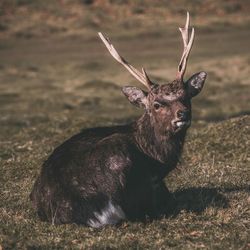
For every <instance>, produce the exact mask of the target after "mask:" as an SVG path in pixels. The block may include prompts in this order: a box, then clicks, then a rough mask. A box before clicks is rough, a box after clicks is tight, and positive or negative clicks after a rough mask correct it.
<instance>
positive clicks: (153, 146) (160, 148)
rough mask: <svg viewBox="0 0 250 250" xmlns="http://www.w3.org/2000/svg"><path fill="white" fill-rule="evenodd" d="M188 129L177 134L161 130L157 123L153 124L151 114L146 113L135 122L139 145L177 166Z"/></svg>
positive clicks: (167, 163) (165, 161)
mask: <svg viewBox="0 0 250 250" xmlns="http://www.w3.org/2000/svg"><path fill="white" fill-rule="evenodd" d="M185 135H186V129H185V130H183V131H180V132H178V133H176V134H173V133H171V132H170V131H167V130H165V131H164V132H161V131H160V130H159V128H158V126H157V124H152V121H151V119H150V115H149V114H148V113H145V114H144V115H143V116H142V117H141V118H140V119H139V120H138V121H137V122H136V123H135V133H134V137H135V140H136V142H137V145H138V147H139V148H140V149H141V150H142V151H143V152H144V153H145V154H147V155H149V156H150V157H152V158H154V159H155V160H157V161H160V162H161V163H163V164H166V165H167V166H168V168H171V169H172V168H175V166H176V164H177V162H178V160H179V157H180V155H181V152H182V148H183V144H184V139H185Z"/></svg>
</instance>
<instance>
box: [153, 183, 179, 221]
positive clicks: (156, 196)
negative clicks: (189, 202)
mask: <svg viewBox="0 0 250 250" xmlns="http://www.w3.org/2000/svg"><path fill="white" fill-rule="evenodd" d="M152 188H153V190H154V192H153V197H152V198H153V207H154V217H161V216H164V215H169V214H171V213H172V212H173V209H174V204H175V200H174V197H173V195H172V194H171V193H170V191H169V190H168V188H167V187H166V185H165V183H164V182H163V181H155V182H153V183H152Z"/></svg>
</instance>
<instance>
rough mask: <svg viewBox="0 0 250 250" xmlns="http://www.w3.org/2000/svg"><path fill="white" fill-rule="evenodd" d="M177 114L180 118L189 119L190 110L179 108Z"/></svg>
mask: <svg viewBox="0 0 250 250" xmlns="http://www.w3.org/2000/svg"><path fill="white" fill-rule="evenodd" d="M177 116H178V118H179V119H181V120H188V117H189V111H188V110H184V111H181V110H179V111H178V112H177Z"/></svg>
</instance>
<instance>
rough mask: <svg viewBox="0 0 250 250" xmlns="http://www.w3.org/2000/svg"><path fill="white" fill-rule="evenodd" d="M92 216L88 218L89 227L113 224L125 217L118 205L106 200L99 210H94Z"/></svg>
mask: <svg viewBox="0 0 250 250" xmlns="http://www.w3.org/2000/svg"><path fill="white" fill-rule="evenodd" d="M94 216H95V217H94V218H93V219H89V220H88V222H87V224H88V225H89V226H91V227H94V228H98V227H103V226H105V225H114V224H117V223H118V222H120V221H121V220H124V219H125V218H126V216H125V214H124V212H123V210H122V209H121V207H120V206H118V205H115V204H113V203H112V202H111V201H109V202H108V204H107V206H106V207H104V208H103V209H102V210H101V211H100V212H94Z"/></svg>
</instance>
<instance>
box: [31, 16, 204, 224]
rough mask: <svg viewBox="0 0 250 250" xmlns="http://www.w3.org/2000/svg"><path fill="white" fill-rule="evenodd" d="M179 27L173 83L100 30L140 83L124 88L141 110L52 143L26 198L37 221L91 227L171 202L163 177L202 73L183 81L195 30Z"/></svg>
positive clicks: (161, 212)
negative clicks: (125, 120) (139, 64)
mask: <svg viewBox="0 0 250 250" xmlns="http://www.w3.org/2000/svg"><path fill="white" fill-rule="evenodd" d="M189 25H190V21H189V13H188V12H187V17H186V23H185V26H184V27H183V28H179V30H180V32H181V37H182V41H183V53H182V56H181V59H180V62H179V65H178V70H177V75H176V78H175V80H174V81H172V82H169V83H165V84H157V83H155V82H153V81H152V80H151V79H150V78H149V76H148V74H147V73H146V71H145V69H144V68H142V71H141V72H140V71H139V70H137V69H136V68H134V67H133V66H132V65H131V64H129V63H128V62H127V61H126V60H125V59H124V58H123V57H122V56H121V55H120V54H119V53H118V52H117V50H116V49H115V47H114V46H113V45H112V43H111V42H110V40H109V38H107V37H105V36H104V35H103V34H102V33H98V34H99V36H100V38H101V40H102V41H103V43H104V45H105V46H106V48H107V49H108V51H109V52H110V54H111V55H112V57H114V59H115V60H116V61H118V62H119V63H120V64H121V65H123V66H124V67H125V68H126V69H127V70H128V71H129V72H130V73H131V74H132V76H133V77H134V78H136V79H137V80H138V81H139V82H140V83H142V84H143V85H144V88H146V89H147V90H143V89H141V88H138V87H134V86H125V87H123V88H122V92H123V94H124V95H125V96H126V97H127V99H128V100H129V102H130V103H131V104H133V105H135V106H136V107H139V108H142V109H144V113H143V115H142V116H141V117H139V118H138V119H137V120H136V121H133V122H131V123H129V124H126V125H116V126H112V127H95V128H87V129H84V130H82V131H81V132H80V133H78V134H76V135H74V136H72V137H71V138H70V139H68V140H66V141H65V142H63V143H62V144H61V145H60V146H58V147H57V148H56V149H55V150H54V151H53V152H52V154H51V155H50V156H49V157H48V159H47V160H46V161H45V162H44V164H43V165H42V168H41V172H40V174H39V176H38V177H37V180H36V181H35V183H34V186H33V189H32V192H31V194H30V199H31V201H32V204H33V206H34V208H35V209H36V212H37V215H38V217H39V218H40V219H41V220H42V221H48V222H50V223H53V224H65V223H76V224H79V225H83V226H89V227H93V228H102V227H104V226H107V225H117V224H120V223H122V222H123V221H138V220H145V219H147V218H153V219H154V218H161V216H165V215H166V214H167V213H168V211H169V208H170V207H171V199H172V198H171V197H172V196H171V193H170V191H169V190H168V188H167V187H166V185H165V183H164V178H165V177H166V176H167V175H168V174H169V173H170V172H171V171H172V170H173V169H175V168H176V166H177V164H178V162H179V160H180V156H181V153H182V149H183V145H184V141H185V137H186V132H187V129H188V128H189V127H190V124H191V115H192V114H191V99H192V98H193V97H194V96H196V95H198V94H199V93H200V91H201V90H202V88H203V85H204V82H205V80H206V76H207V74H206V73H205V72H203V71H202V72H198V73H196V74H194V75H192V76H191V77H190V78H189V79H188V80H186V81H184V74H185V71H186V67H187V61H188V58H189V54H190V51H191V48H192V45H193V42H194V28H192V29H191V35H190V30H189Z"/></svg>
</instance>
